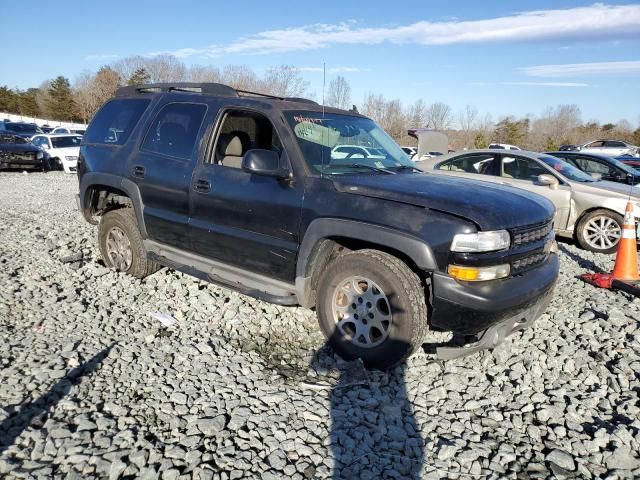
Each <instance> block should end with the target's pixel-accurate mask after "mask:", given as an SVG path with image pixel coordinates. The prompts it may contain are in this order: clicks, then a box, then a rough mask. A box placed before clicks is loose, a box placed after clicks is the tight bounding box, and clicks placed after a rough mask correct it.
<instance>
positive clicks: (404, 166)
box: [394, 165, 424, 173]
mask: <svg viewBox="0 0 640 480" xmlns="http://www.w3.org/2000/svg"><path fill="white" fill-rule="evenodd" d="M394 168H395V170H413V171H414V172H420V173H424V170H420V169H419V168H418V167H412V166H410V165H400V166H398V167H394Z"/></svg>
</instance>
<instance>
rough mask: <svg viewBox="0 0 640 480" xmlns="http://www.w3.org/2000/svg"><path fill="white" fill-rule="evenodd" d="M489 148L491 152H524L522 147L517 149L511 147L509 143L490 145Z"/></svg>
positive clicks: (513, 146)
mask: <svg viewBox="0 0 640 480" xmlns="http://www.w3.org/2000/svg"><path fill="white" fill-rule="evenodd" d="M489 148H490V149H491V150H493V149H498V150H522V149H521V148H520V147H516V146H515V145H509V144H508V143H491V144H489Z"/></svg>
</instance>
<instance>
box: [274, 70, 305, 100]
mask: <svg viewBox="0 0 640 480" xmlns="http://www.w3.org/2000/svg"><path fill="white" fill-rule="evenodd" d="M262 84H263V86H262V91H263V92H264V93H268V94H270V95H277V96H279V97H302V96H303V95H304V94H305V92H306V91H307V88H309V82H307V81H306V80H304V79H303V78H302V77H301V76H300V70H298V69H297V68H296V67H293V66H291V65H280V66H279V67H271V68H269V70H267V73H266V74H265V76H264V80H263V81H262Z"/></svg>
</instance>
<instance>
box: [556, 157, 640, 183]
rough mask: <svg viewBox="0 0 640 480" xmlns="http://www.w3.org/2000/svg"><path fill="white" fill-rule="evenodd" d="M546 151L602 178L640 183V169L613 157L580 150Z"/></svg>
mask: <svg viewBox="0 0 640 480" xmlns="http://www.w3.org/2000/svg"><path fill="white" fill-rule="evenodd" d="M546 153H548V154H549V155H553V156H554V157H558V158H561V159H562V160H564V161H566V162H568V163H570V164H571V165H573V166H574V167H576V168H579V169H580V170H582V171H583V172H586V173H588V174H591V175H593V174H597V175H600V176H601V177H602V180H608V181H610V182H618V183H628V184H630V185H637V184H638V183H640V171H638V170H636V169H634V168H632V167H631V166H629V165H626V164H624V163H623V162H621V161H620V160H617V159H615V158H613V157H608V156H606V155H600V154H597V153H582V152H580V151H577V152H567V151H562V152H546Z"/></svg>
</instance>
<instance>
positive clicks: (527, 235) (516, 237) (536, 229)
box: [511, 221, 553, 247]
mask: <svg viewBox="0 0 640 480" xmlns="http://www.w3.org/2000/svg"><path fill="white" fill-rule="evenodd" d="M552 228H553V223H552V222H551V221H549V222H547V223H545V224H543V225H535V226H532V227H523V228H518V229H516V230H513V231H512V232H511V235H512V237H513V242H512V245H513V246H514V247H519V246H521V245H527V244H528V243H532V242H537V241H538V240H541V239H543V238H545V237H546V236H547V235H548V234H549V232H550V231H551V229H552Z"/></svg>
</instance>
